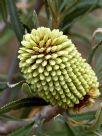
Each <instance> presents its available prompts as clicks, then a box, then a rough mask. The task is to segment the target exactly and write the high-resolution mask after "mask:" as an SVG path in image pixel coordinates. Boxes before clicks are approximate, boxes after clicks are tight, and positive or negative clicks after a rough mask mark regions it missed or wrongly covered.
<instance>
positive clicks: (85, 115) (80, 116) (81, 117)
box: [69, 111, 96, 120]
mask: <svg viewBox="0 0 102 136" xmlns="http://www.w3.org/2000/svg"><path fill="white" fill-rule="evenodd" d="M95 113H96V111H90V112H85V113H81V114H77V115H76V114H69V117H71V118H73V119H75V120H92V119H93V118H94V117H95Z"/></svg>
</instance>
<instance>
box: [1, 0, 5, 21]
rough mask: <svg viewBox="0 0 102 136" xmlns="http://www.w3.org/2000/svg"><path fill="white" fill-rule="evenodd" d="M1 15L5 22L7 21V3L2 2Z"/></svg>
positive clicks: (3, 0) (2, 0)
mask: <svg viewBox="0 0 102 136" xmlns="http://www.w3.org/2000/svg"><path fill="white" fill-rule="evenodd" d="M0 13H1V14H2V17H3V20H4V21H5V22H6V21H7V7H6V1H5V0H0Z"/></svg>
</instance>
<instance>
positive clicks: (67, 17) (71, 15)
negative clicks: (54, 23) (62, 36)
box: [60, 0, 102, 33]
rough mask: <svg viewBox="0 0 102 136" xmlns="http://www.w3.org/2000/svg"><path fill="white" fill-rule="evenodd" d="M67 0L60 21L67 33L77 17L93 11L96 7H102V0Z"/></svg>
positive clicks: (61, 26) (62, 28)
mask: <svg viewBox="0 0 102 136" xmlns="http://www.w3.org/2000/svg"><path fill="white" fill-rule="evenodd" d="M69 1H70V4H69V2H68V1H66V4H65V5H64V6H63V9H65V10H63V13H62V15H64V16H62V18H61V21H60V29H61V30H64V32H65V33H67V32H68V31H69V28H70V27H71V25H72V23H74V22H75V21H76V19H77V18H78V17H80V16H82V15H84V14H86V13H89V12H91V11H92V10H94V9H97V8H100V7H102V1H101V0H99V1H98V0H90V1H89V0H85V1H84V0H76V1H73V0H69Z"/></svg>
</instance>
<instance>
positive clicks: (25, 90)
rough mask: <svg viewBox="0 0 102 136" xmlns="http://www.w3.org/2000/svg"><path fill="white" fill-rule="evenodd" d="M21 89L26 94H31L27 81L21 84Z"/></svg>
mask: <svg viewBox="0 0 102 136" xmlns="http://www.w3.org/2000/svg"><path fill="white" fill-rule="evenodd" d="M21 90H22V91H23V92H25V93H26V94H27V95H28V96H30V95H31V94H32V91H31V89H30V87H29V85H28V84H27V83H23V84H22V88H21Z"/></svg>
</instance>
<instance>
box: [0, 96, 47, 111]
mask: <svg viewBox="0 0 102 136" xmlns="http://www.w3.org/2000/svg"><path fill="white" fill-rule="evenodd" d="M48 104H49V103H47V102H46V101H44V100H43V99H42V98H39V97H35V98H24V99H19V100H16V101H12V102H10V103H8V104H6V105H5V106H3V107H1V108H0V114H3V113H6V112H9V111H10V110H16V109H20V108H24V107H30V106H45V105H48Z"/></svg>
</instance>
